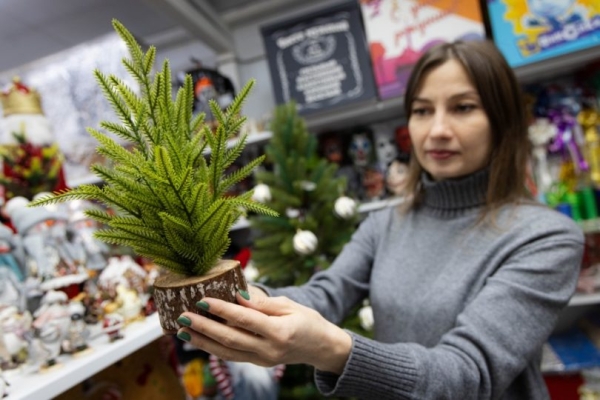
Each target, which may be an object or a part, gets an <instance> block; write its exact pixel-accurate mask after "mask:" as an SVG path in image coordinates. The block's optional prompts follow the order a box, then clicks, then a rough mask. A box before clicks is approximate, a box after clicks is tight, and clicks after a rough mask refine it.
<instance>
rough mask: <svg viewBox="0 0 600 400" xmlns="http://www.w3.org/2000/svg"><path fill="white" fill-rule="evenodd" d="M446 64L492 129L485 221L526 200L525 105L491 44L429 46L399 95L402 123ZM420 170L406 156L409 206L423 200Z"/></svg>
mask: <svg viewBox="0 0 600 400" xmlns="http://www.w3.org/2000/svg"><path fill="white" fill-rule="evenodd" d="M451 59H452V60H457V61H458V62H459V63H460V64H461V65H462V66H463V68H464V69H465V71H466V73H467V75H468V76H469V78H470V80H471V82H472V84H473V85H474V86H475V88H476V89H477V92H478V94H479V97H480V98H481V103H482V107H483V109H484V110H485V113H486V115H487V117H488V119H489V121H490V127H491V130H492V152H491V155H490V164H489V168H490V179H489V183H488V188H487V194H486V204H485V207H484V209H483V210H482V217H485V215H488V213H490V212H491V211H494V210H497V209H498V208H499V207H500V206H502V205H503V204H506V203H509V202H513V201H519V200H522V199H524V198H530V197H531V196H530V195H529V193H528V191H527V189H526V186H525V178H526V169H527V159H528V156H529V150H530V143H529V140H528V138H527V120H526V113H525V106H524V103H523V97H522V93H521V88H520V86H519V84H518V82H517V78H516V77H515V74H514V73H513V71H512V69H511V68H510V66H509V65H508V63H507V62H506V60H505V59H504V57H503V56H502V54H501V53H500V52H499V51H498V49H497V48H496V47H495V46H494V44H493V43H492V42H490V41H469V42H462V41H457V42H453V43H444V44H441V45H437V46H435V47H432V48H431V49H429V50H428V51H427V52H426V53H425V54H423V56H421V58H420V59H419V61H418V62H417V64H416V65H415V66H414V68H413V70H412V73H411V76H410V79H409V81H408V86H407V89H406V93H405V96H404V109H405V112H406V116H407V119H409V120H410V117H411V113H412V103H413V101H414V98H415V96H416V95H417V92H418V91H419V90H420V89H421V84H422V82H423V78H424V77H425V75H426V74H427V73H428V72H429V71H431V70H432V69H434V68H436V67H438V66H440V65H442V64H443V63H445V62H446V61H448V60H451ZM422 171H423V169H422V167H421V165H419V162H418V161H417V158H416V157H411V162H410V168H409V176H408V183H407V189H408V192H409V193H412V194H413V201H412V203H411V204H409V205H408V206H409V207H411V206H414V205H417V204H419V202H420V201H421V199H422V191H421V188H420V184H419V182H420V179H421V173H422Z"/></svg>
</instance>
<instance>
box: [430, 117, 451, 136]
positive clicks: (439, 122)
mask: <svg viewBox="0 0 600 400" xmlns="http://www.w3.org/2000/svg"><path fill="white" fill-rule="evenodd" d="M429 134H430V135H431V136H433V137H439V138H445V137H449V136H450V135H451V134H452V131H451V129H450V124H449V121H448V115H447V114H446V113H444V112H437V113H435V114H434V116H433V119H432V122H431V129H430V131H429Z"/></svg>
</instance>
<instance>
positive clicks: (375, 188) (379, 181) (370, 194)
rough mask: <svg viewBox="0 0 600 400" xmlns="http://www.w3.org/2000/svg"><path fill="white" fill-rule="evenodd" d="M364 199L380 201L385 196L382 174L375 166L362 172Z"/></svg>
mask: <svg viewBox="0 0 600 400" xmlns="http://www.w3.org/2000/svg"><path fill="white" fill-rule="evenodd" d="M363 187H364V189H365V194H364V197H365V199H366V200H368V201H375V200H380V199H382V198H383V197H384V196H385V184H384V176H383V173H382V172H381V171H380V170H379V168H377V167H375V166H371V167H367V168H366V169H365V170H364V172H363Z"/></svg>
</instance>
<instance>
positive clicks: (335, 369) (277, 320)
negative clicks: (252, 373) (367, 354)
mask: <svg viewBox="0 0 600 400" xmlns="http://www.w3.org/2000/svg"><path fill="white" fill-rule="evenodd" d="M249 292H250V293H251V296H250V300H248V299H246V298H244V297H243V296H242V295H240V294H238V296H237V301H238V302H239V304H234V303H229V302H225V301H223V300H219V299H215V298H204V299H203V300H202V302H203V304H202V308H206V309H207V311H208V312H209V313H211V314H212V315H214V316H217V317H220V318H222V319H223V320H225V321H226V323H221V322H218V321H215V320H212V319H209V318H206V317H203V316H201V315H199V314H195V313H191V312H185V313H183V314H182V316H183V317H185V318H186V319H187V320H189V322H190V324H189V326H186V327H184V328H182V329H180V331H179V333H178V337H179V338H180V339H183V340H187V341H189V342H190V343H191V344H192V345H194V346H196V347H198V348H200V349H202V350H204V351H206V352H208V353H210V354H214V355H215V356H217V357H219V358H221V359H224V360H227V361H239V362H251V363H254V364H257V365H262V366H273V365H277V364H309V365H313V366H314V367H315V368H317V369H319V370H322V371H328V372H332V373H336V374H341V373H342V371H343V369H344V366H345V364H346V361H347V359H348V356H349V354H350V350H351V348H352V338H351V336H350V335H349V334H348V333H347V332H346V331H344V330H343V329H341V328H339V327H338V326H336V325H334V324H332V323H330V322H329V321H327V320H326V319H325V318H323V317H322V316H321V315H320V314H319V313H318V312H316V311H315V310H313V309H311V308H308V307H305V306H303V305H301V304H298V303H296V302H294V301H292V300H290V299H288V298H286V297H268V296H267V295H266V294H265V293H264V292H263V291H262V290H260V289H258V288H256V287H253V286H250V287H249ZM181 321H182V319H180V322H181ZM184 321H186V320H185V319H184ZM186 322H187V321H186ZM183 325H185V324H183Z"/></svg>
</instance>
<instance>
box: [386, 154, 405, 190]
mask: <svg viewBox="0 0 600 400" xmlns="http://www.w3.org/2000/svg"><path fill="white" fill-rule="evenodd" d="M408 159H409V156H408V154H400V155H398V156H397V157H396V158H394V159H393V160H392V161H391V162H390V164H389V165H388V167H387V171H386V175H385V184H386V189H387V190H388V192H389V193H390V194H391V195H393V196H403V195H404V194H405V190H406V184H407V183H408Z"/></svg>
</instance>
